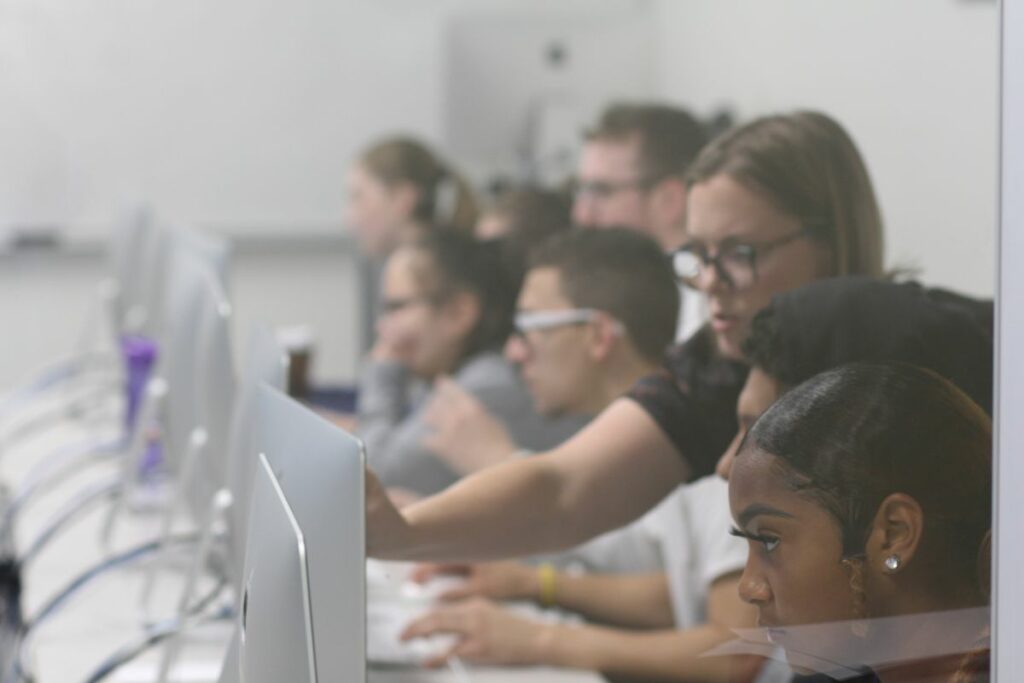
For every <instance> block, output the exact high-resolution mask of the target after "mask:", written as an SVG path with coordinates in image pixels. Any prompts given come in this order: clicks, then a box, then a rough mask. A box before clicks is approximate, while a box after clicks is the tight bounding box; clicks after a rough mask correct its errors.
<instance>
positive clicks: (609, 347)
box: [588, 312, 622, 362]
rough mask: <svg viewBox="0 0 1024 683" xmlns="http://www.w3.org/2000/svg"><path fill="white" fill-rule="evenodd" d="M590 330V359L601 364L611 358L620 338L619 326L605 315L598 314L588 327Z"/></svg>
mask: <svg viewBox="0 0 1024 683" xmlns="http://www.w3.org/2000/svg"><path fill="white" fill-rule="evenodd" d="M590 330H591V333H590V341H589V344H588V348H589V351H590V357H591V358H592V359H593V360H595V361H597V362H603V361H604V360H606V359H607V358H608V357H609V356H611V354H612V351H613V350H614V349H615V347H616V345H617V344H618V343H619V341H620V338H621V337H622V332H621V331H620V330H621V324H620V323H619V322H618V321H617V320H615V319H614V318H612V317H611V316H610V315H608V314H607V313H603V312H599V313H598V316H597V318H596V319H595V320H594V322H593V323H592V324H591V325H590Z"/></svg>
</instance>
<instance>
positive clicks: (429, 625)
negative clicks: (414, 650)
mask: <svg viewBox="0 0 1024 683" xmlns="http://www.w3.org/2000/svg"><path fill="white" fill-rule="evenodd" d="M465 624H466V620H465V619H464V618H463V615H462V614H461V611H460V610H458V609H454V608H442V609H438V610H434V611H433V612H430V613H429V614H426V615H424V616H422V617H420V618H419V619H414V620H413V621H412V622H411V623H410V624H408V625H407V626H406V627H405V629H404V630H403V631H402V634H401V635H400V636H399V640H402V641H406V640H412V639H413V638H422V637H424V636H432V635H434V634H435V633H449V634H455V635H459V636H464V635H466V627H465Z"/></svg>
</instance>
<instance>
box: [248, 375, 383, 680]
mask: <svg viewBox="0 0 1024 683" xmlns="http://www.w3.org/2000/svg"><path fill="white" fill-rule="evenodd" d="M250 452H251V453H253V454H254V455H253V457H255V454H261V453H262V454H265V455H266V458H267V461H268V462H269V463H270V466H271V468H272V469H273V472H274V475H275V476H276V477H277V480H278V482H279V483H280V485H281V490H282V491H284V496H285V499H286V500H287V501H288V505H289V506H290V507H291V509H292V511H293V512H294V513H295V518H296V520H298V524H299V529H300V530H301V531H302V536H303V538H304V539H305V543H306V553H307V562H308V569H309V591H310V598H311V604H312V624H313V646H314V647H313V650H314V652H315V655H316V674H317V677H318V678H319V680H321V681H345V683H350V682H352V683H361V682H362V681H365V680H366V532H365V528H366V522H365V502H364V500H365V493H364V480H365V475H364V467H365V465H364V463H365V457H364V453H363V446H362V443H360V442H359V440H357V439H356V438H355V437H353V436H352V435H350V434H348V433H347V432H345V431H344V430H342V429H339V428H338V427H336V426H334V425H333V424H331V423H330V422H328V421H326V420H324V419H323V418H321V417H320V416H319V415H317V414H315V413H314V412H312V411H311V410H309V409H308V408H306V407H305V406H303V405H302V404H300V403H298V402H296V401H294V400H293V399H291V398H289V397H288V396H286V395H285V394H283V393H282V392H281V391H279V390H277V389H274V388H271V387H270V386H267V385H263V386H261V387H260V388H259V392H258V400H257V410H256V420H255V426H254V429H253V432H252V442H251V444H250Z"/></svg>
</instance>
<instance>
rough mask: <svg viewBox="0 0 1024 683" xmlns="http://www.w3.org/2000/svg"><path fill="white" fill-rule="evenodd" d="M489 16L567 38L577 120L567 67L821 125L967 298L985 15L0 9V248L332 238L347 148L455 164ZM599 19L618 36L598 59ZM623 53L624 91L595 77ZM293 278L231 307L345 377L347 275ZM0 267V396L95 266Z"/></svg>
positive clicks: (53, 334)
mask: <svg viewBox="0 0 1024 683" xmlns="http://www.w3.org/2000/svg"><path fill="white" fill-rule="evenodd" d="M488 12H497V13H500V14H501V16H502V17H503V18H507V19H508V21H509V25H510V26H514V27H515V30H517V31H519V30H521V31H526V32H527V33H529V35H530V36H532V37H531V40H534V39H537V37H538V36H540V35H541V34H544V35H547V33H550V35H551V37H552V38H563V37H565V36H566V35H568V36H569V38H570V39H574V40H576V41H577V44H579V45H581V46H582V48H581V50H580V51H579V53H578V54H577V57H578V58H579V59H580V60H581V61H580V63H578V64H576V65H575V66H576V67H577V68H580V73H581V74H582V77H581V78H580V79H578V82H579V83H582V84H583V85H582V86H580V87H576V88H575V94H576V95H577V96H578V100H579V101H580V102H583V103H584V105H585V106H592V103H593V102H594V101H595V99H596V98H597V95H595V93H594V92H593V78H591V77H590V76H589V75H587V73H586V68H591V69H594V70H600V71H604V72H608V79H607V80H608V83H609V85H608V88H609V92H607V93H606V97H607V98H612V97H622V96H630V97H644V96H662V97H665V98H667V99H671V100H675V101H678V102H680V103H683V104H687V105H690V106H691V107H693V108H694V109H695V110H696V111H698V112H700V113H710V112H711V111H713V110H715V109H717V108H719V107H720V106H722V105H730V106H732V107H733V108H734V109H735V110H736V111H737V113H738V114H739V115H741V116H742V117H744V118H748V117H751V116H754V115H757V114H759V113H763V112H769V111H777V110H787V109H792V108H795V107H801V106H802V107H817V108H822V109H824V110H826V111H829V112H831V113H833V114H834V115H836V116H837V117H838V118H839V119H840V120H841V121H843V122H844V123H845V124H846V125H847V126H848V127H849V129H850V130H851V132H852V133H853V135H854V137H855V138H856V139H857V140H858V142H859V143H860V145H861V147H862V149H863V151H864V154H865V157H866V158H867V161H868V164H869V166H870V168H871V171H872V173H873V176H874V178H875V181H876V185H877V187H878V191H879V195H880V199H881V202H882V206H883V210H884V212H885V216H886V219H887V224H888V252H889V261H890V263H893V264H908V263H909V264H917V265H919V266H921V267H922V268H923V269H924V278H925V279H926V280H927V281H929V282H934V283H941V284H946V285H950V286H954V287H957V288H961V289H964V290H967V291H971V292H977V293H991V291H992V280H993V275H992V267H993V251H994V247H993V226H994V222H995V198H996V191H995V179H996V144H997V142H996V131H995V123H996V78H997V69H996V49H997V40H996V38H997V16H996V6H995V4H994V3H993V2H986V1H985V0H900V1H899V2H892V1H891V0H857V2H821V1H820V0H772V1H771V2H764V1H763V0H728V1H724V0H604V1H602V2H598V1H597V0H561V1H560V2H558V3H551V2H548V1H546V0H437V1H435V2H421V1H420V0H346V1H345V2H336V1H334V0H297V2H294V3H284V4H282V3H273V2H270V1H269V0H256V1H246V2H243V0H218V2H207V1H205V0H203V1H200V0H181V1H180V2H172V3H168V2H162V1H160V0H134V1H133V2H131V3H124V2H121V1H120V0H96V1H95V2H90V3H86V4H82V3H80V2H73V1H72V0H10V1H9V2H5V3H2V4H0V95H2V97H0V101H3V102H4V106H3V107H0V231H2V229H3V227H4V226H11V225H20V224H25V223H36V224H38V223H40V222H43V223H47V224H54V225H57V226H59V227H62V228H66V229H68V230H70V231H71V233H72V234H74V235H78V236H94V235H100V234H103V232H104V231H105V230H106V226H107V222H108V221H109V219H110V218H111V217H112V216H114V215H115V214H116V213H117V212H118V211H119V210H120V209H122V208H123V204H122V203H123V202H124V201H132V200H137V199H149V200H150V201H152V203H153V204H154V206H155V207H156V209H157V210H158V211H159V212H160V213H161V214H163V215H164V216H167V217H169V218H171V219H179V220H184V221H186V222H192V223H196V224H198V225H200V226H204V227H212V228H214V229H217V230H219V231H221V232H225V233H228V234H232V233H235V234H254V233H267V232H272V233H277V234H281V233H288V232H290V231H294V232H298V233H311V232H319V233H324V232H327V233H332V234H338V233H339V231H340V230H341V229H342V227H341V215H342V212H343V203H344V196H343V191H342V181H343V177H344V173H345V169H346V167H347V165H348V163H349V161H350V159H351V158H352V157H353V155H354V154H355V153H356V151H357V150H358V149H359V148H360V147H361V146H362V145H363V144H365V143H366V141H367V140H368V139H370V138H372V137H374V136H376V135H381V134H387V133H391V132H395V131H398V130H406V131H411V132H414V133H417V134H420V135H422V136H424V137H425V138H427V139H428V140H430V141H432V142H435V143H438V144H442V143H452V144H454V139H453V136H454V135H457V133H458V131H457V130H456V131H453V130H452V126H451V121H449V119H453V120H454V118H457V117H456V114H455V112H453V111H450V110H449V108H450V107H452V106H454V105H452V103H451V102H449V97H448V96H449V95H450V94H451V91H452V89H453V88H454V87H455V86H453V84H452V83H450V82H449V81H448V80H447V79H448V72H447V71H446V69H447V66H446V60H447V59H448V56H449V55H448V51H447V50H448V49H447V42H446V41H447V40H448V38H449V36H450V33H449V31H450V30H451V27H452V26H456V27H458V26H465V25H466V24H465V19H466V18H467V17H468V18H469V19H473V18H474V17H476V18H480V17H481V16H483V15H486V14H487V13H488ZM572 17H580V18H581V19H580V22H579V25H580V26H592V27H594V32H592V33H591V34H589V36H585V35H583V34H582V33H580V32H579V31H578V28H579V27H577V26H576V25H575V24H574V23H573V21H572V19H571V18H572ZM502 20H503V19H499V20H498V21H499V22H500V21H502ZM531 22H532V23H531ZM616 22H619V23H622V24H624V25H625V24H631V25H633V26H634V27H635V29H634V31H633V33H632V34H631V35H630V36H628V37H627V38H626V39H624V40H617V39H615V38H613V37H609V36H612V35H614V33H613V32H611V33H610V32H609V31H610V30H611V29H609V24H615V23H616ZM492 26H493V22H492ZM567 27H568V28H567ZM546 32H547V33H546ZM594 36H604V37H603V38H601V39H600V40H598V41H597V42H596V43H595V40H594ZM602 40H603V41H604V42H606V43H607V44H606V45H602V43H601V41H602ZM644 40H648V41H649V43H650V46H649V47H650V49H647V48H643V49H640V48H638V45H642V43H643V41H644ZM595 44H596V45H597V46H598V47H600V48H602V49H603V50H604V52H603V53H601V54H598V55H594V53H593V51H592V50H593V47H594V45H595ZM621 45H628V46H629V51H630V56H629V59H628V60H624V62H623V63H624V64H627V63H628V64H629V65H630V66H629V69H630V72H629V73H628V74H624V73H619V72H616V71H614V70H613V69H611V68H610V67H609V66H608V56H609V55H612V56H614V54H615V51H616V50H617V49H625V48H622V47H621ZM499 47H502V49H506V48H507V46H504V44H502V46H499ZM533 52H534V50H532V48H531V49H530V50H524V51H523V53H522V57H521V59H523V60H527V59H532V58H533V57H532V55H533ZM637 53H642V54H641V55H640V56H639V57H638V54H637ZM500 57H501V55H500V54H499V55H488V56H487V60H498V61H488V62H487V63H488V64H494V63H502V62H501V61H500ZM481 61H482V62H483V61H484V60H481ZM512 63H513V64H514V63H515V62H514V60H513V62H512ZM648 65H649V68H650V70H651V73H650V74H645V69H647V68H648ZM489 68H490V70H491V71H493V74H492V80H493V81H494V83H496V84H498V85H499V87H500V86H501V85H502V84H509V87H512V85H515V86H516V87H520V86H521V83H520V81H521V80H522V79H521V78H518V79H517V78H514V76H515V74H514V73H513V69H514V67H503V66H497V67H489ZM528 68H529V69H536V65H535V64H531V65H529V67H528ZM526 70H527V67H524V71H526ZM483 75H484V77H486V76H487V74H486V73H484V74H483ZM520 75H521V74H520ZM461 77H462V76H459V78H461ZM543 85H544V87H545V88H551V87H554V86H557V87H558V88H561V89H568V90H570V91H571V90H573V87H567V86H566V84H565V79H562V80H558V79H555V78H552V79H549V80H546V81H545V82H544V84H543ZM455 89H456V90H459V92H460V93H461V95H460V96H461V97H462V98H463V100H465V97H466V95H465V89H464V88H455ZM584 91H586V92H584ZM458 115H459V116H463V115H465V111H464V110H460V113H459V114H458ZM488 116H497V114H488ZM495 123H496V124H497V121H495ZM489 153H491V152H489ZM475 161H477V160H474V162H475ZM297 259H299V257H298V256H297V255H295V254H291V255H284V256H282V258H281V259H276V260H275V259H273V258H269V257H260V258H252V259H247V260H245V261H244V262H243V263H241V264H240V270H239V273H240V276H239V277H242V278H244V280H243V281H240V282H241V284H240V285H239V287H238V290H237V296H236V307H237V308H238V309H239V310H240V311H241V312H242V313H243V317H247V316H250V315H251V316H254V317H258V316H265V317H266V318H267V319H268V320H269V321H270V322H273V323H298V322H312V323H314V324H316V326H317V327H318V328H319V330H320V331H319V335H320V337H321V339H322V340H323V348H324V352H323V353H321V354H320V355H319V356H318V366H317V373H318V375H319V376H320V378H321V379H324V380H328V381H338V380H346V379H352V378H353V377H354V374H355V367H356V364H357V351H356V349H358V347H359V343H358V327H357V325H358V324H357V323H356V322H355V321H356V320H358V317H357V314H356V309H357V308H358V298H357V295H356V292H355V291H354V288H355V287H356V282H357V279H356V278H355V277H354V274H353V273H352V272H350V268H351V264H352V261H351V260H350V259H348V258H347V257H346V258H340V257H339V258H338V260H336V261H332V262H328V260H326V257H325V258H321V259H319V260H318V259H316V258H315V257H314V256H313V255H310V258H309V264H310V265H309V268H308V270H307V271H306V272H304V273H303V272H302V271H301V265H297V264H299V263H300V261H298V260H297ZM30 264H31V265H30ZM0 270H2V271H3V272H0V284H5V285H6V286H4V287H2V288H0V319H3V320H16V321H18V324H17V327H16V328H15V329H12V330H8V331H7V332H8V337H9V339H8V341H7V342H5V354H4V357H2V358H0V386H4V385H6V384H8V383H9V382H10V381H13V379H14V378H15V377H17V376H19V374H20V373H21V372H22V371H23V370H24V368H26V367H29V366H31V365H34V364H36V363H38V362H40V361H42V360H44V359H46V358H47V357H49V356H51V355H52V354H53V353H55V352H56V351H58V350H62V349H66V348H68V346H69V345H70V337H71V336H72V335H73V334H74V332H75V331H76V329H77V328H76V325H77V323H78V321H80V320H81V318H82V316H83V310H82V307H83V303H82V302H83V300H84V297H83V292H84V291H85V288H86V286H87V285H88V284H89V283H90V282H92V281H93V280H94V279H95V278H96V277H98V276H99V273H100V272H101V264H100V262H99V261H98V260H95V259H94V260H93V261H91V262H87V261H83V260H81V259H79V260H75V259H67V258H63V257H61V258H56V259H54V260H47V259H46V257H37V258H32V259H28V260H24V259H22V260H16V259H15V260H12V259H2V258H0ZM289 274H293V275H294V276H289ZM299 275H302V276H303V277H299ZM320 288H324V289H322V290H321V289H320ZM289 296H296V297H299V298H300V299H301V300H303V301H307V302H308V301H312V300H314V299H317V298H320V297H326V298H327V299H328V300H329V301H338V302H346V303H344V304H341V305H339V306H338V307H337V309H336V310H335V309H328V310H327V311H319V312H316V313H314V312H313V311H307V310H305V309H302V308H301V307H300V308H293V309H289V308H288V306H287V305H286V304H285V303H284V302H285V301H286V300H287V299H288V297H289ZM65 341H66V342H67V343H65ZM328 347H329V350H328Z"/></svg>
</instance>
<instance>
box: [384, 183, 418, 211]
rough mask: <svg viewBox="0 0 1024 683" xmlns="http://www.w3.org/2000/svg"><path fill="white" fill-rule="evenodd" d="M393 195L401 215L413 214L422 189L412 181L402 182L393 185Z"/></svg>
mask: <svg viewBox="0 0 1024 683" xmlns="http://www.w3.org/2000/svg"><path fill="white" fill-rule="evenodd" d="M391 197H392V199H393V201H394V205H395V208H396V209H398V211H399V213H400V214H401V215H403V216H412V215H413V213H414V212H415V211H416V205H417V204H418V203H419V201H420V190H419V188H418V187H416V186H415V185H413V184H412V183H408V182H400V183H397V184H395V185H393V186H392V187H391Z"/></svg>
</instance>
